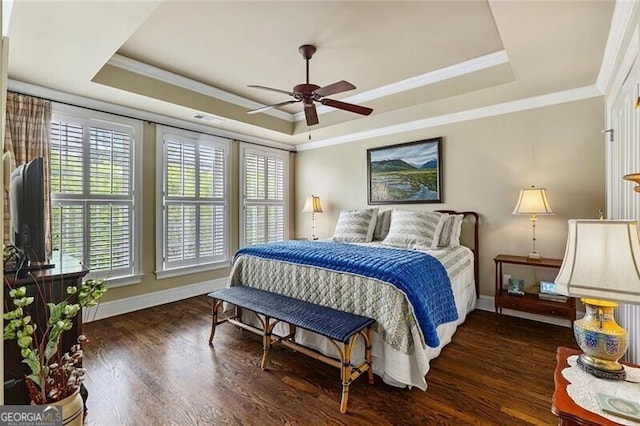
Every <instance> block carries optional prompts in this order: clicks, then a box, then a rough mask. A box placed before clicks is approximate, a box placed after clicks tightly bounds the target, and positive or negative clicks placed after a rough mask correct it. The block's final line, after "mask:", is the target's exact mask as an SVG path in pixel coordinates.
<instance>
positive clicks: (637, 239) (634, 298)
mask: <svg viewBox="0 0 640 426" xmlns="http://www.w3.org/2000/svg"><path fill="white" fill-rule="evenodd" d="M639 266H640V236H639V235H638V222H636V221H629V220H569V235H568V237H567V248H566V250H565V254H564V260H563V262H562V266H561V267H560V272H559V273H558V276H557V277H556V280H555V283H556V291H557V292H558V293H561V294H565V295H568V296H572V297H587V298H596V299H605V300H615V301H620V302H627V303H639V304H640V269H639Z"/></svg>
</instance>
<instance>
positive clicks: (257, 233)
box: [241, 148, 288, 246]
mask: <svg viewBox="0 0 640 426" xmlns="http://www.w3.org/2000/svg"><path fill="white" fill-rule="evenodd" d="M243 151H244V155H243V168H242V172H243V181H244V200H243V223H242V225H243V230H244V232H243V235H244V241H243V242H241V244H242V245H243V246H250V245H254V244H262V243H267V242H272V241H281V240H284V238H285V220H286V217H285V207H286V197H285V180H286V167H288V165H287V164H286V157H285V156H284V155H282V154H280V153H275V152H271V151H260V150H254V149H250V148H245V149H244V150H243Z"/></svg>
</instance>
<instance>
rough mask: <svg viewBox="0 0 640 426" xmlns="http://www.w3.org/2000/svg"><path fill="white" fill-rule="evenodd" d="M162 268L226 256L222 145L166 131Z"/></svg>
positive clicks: (206, 261)
mask: <svg viewBox="0 0 640 426" xmlns="http://www.w3.org/2000/svg"><path fill="white" fill-rule="evenodd" d="M164 144H165V148H164V153H165V159H164V164H165V195H164V214H163V217H164V235H163V237H164V260H163V269H172V268H176V267H181V266H188V265H199V264H205V263H212V262H216V261H222V260H225V259H226V256H227V250H226V247H227V242H226V231H225V230H226V200H225V197H224V195H225V185H226V182H225V149H224V148H223V147H222V146H217V145H216V144H214V143H211V142H208V141H201V140H198V139H191V138H185V137H177V136H174V135H169V134H168V135H166V136H165V138H164Z"/></svg>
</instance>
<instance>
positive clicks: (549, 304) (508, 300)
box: [493, 254, 576, 321]
mask: <svg viewBox="0 0 640 426" xmlns="http://www.w3.org/2000/svg"><path fill="white" fill-rule="evenodd" d="M493 261H494V262H495V264H496V266H495V273H496V281H495V298H494V301H495V309H496V314H498V313H500V314H502V308H505V309H513V310H516V311H523V312H530V313H532V314H538V315H550V316H555V317H560V318H565V319H568V320H570V321H575V319H576V300H575V299H574V298H572V297H569V298H567V300H566V302H556V301H550V300H544V299H540V298H539V297H538V295H537V294H528V293H527V294H524V295H522V296H515V295H510V294H509V293H508V291H507V290H505V289H504V288H503V282H502V279H503V268H502V267H503V265H519V266H525V267H528V268H548V269H555V270H559V269H560V266H562V259H548V258H543V259H540V260H530V259H528V258H527V257H526V256H516V255H512V254H499V255H498V256H496V257H495V258H494V259H493Z"/></svg>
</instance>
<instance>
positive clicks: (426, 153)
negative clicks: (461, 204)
mask: <svg viewBox="0 0 640 426" xmlns="http://www.w3.org/2000/svg"><path fill="white" fill-rule="evenodd" d="M441 145H442V138H441V137H440V138H433V139H426V140H421V141H416V142H409V143H403V144H400V145H392V146H386V147H383V148H372V149H368V150H367V170H368V175H369V194H368V195H369V204H405V203H441V202H442V165H441V163H442V150H441V148H442V147H441Z"/></svg>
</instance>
